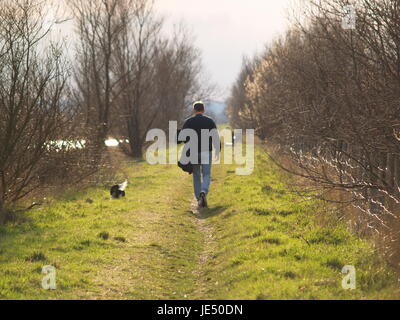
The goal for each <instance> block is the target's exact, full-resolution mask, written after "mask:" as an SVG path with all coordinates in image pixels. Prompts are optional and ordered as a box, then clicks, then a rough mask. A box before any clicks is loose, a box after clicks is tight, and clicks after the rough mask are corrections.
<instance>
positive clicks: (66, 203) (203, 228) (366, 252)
mask: <svg viewBox="0 0 400 320" xmlns="http://www.w3.org/2000/svg"><path fill="white" fill-rule="evenodd" d="M213 170H214V178H213V186H212V190H211V194H210V199H209V202H210V206H211V208H210V209H209V210H206V211H205V212H204V213H203V216H202V217H200V218H199V217H195V216H194V215H193V214H192V213H191V212H190V203H191V200H192V187H191V178H190V177H189V176H188V175H186V174H183V173H182V172H180V171H179V169H177V168H176V167H175V166H149V165H147V164H145V163H133V162H132V163H131V164H130V165H129V166H128V168H127V170H126V171H127V174H128V176H129V180H130V185H129V187H128V191H127V198H126V199H123V200H120V201H112V202H110V201H109V194H108V190H107V188H105V187H101V186H99V187H93V188H92V189H89V190H87V191H86V192H85V193H84V194H77V193H74V192H69V193H67V194H65V195H63V196H60V197H58V198H54V199H51V200H50V201H49V203H48V204H47V205H46V206H43V207H40V208H36V209H35V210H33V211H31V212H30V213H29V214H28V215H27V218H28V222H25V223H21V224H13V225H7V226H5V227H0V298H1V299H208V298H209V299H386V298H396V297H398V287H397V277H396V276H395V274H394V273H393V272H391V271H390V270H389V269H388V268H387V267H386V266H385V264H384V263H383V262H382V260H381V259H379V256H378V255H377V254H376V253H375V252H374V250H373V247H372V245H371V243H369V242H367V241H364V240H360V239H359V238H357V237H355V236H353V235H351V234H350V233H348V232H347V231H346V229H345V228H344V226H343V225H341V224H329V226H321V225H318V224H316V223H315V215H314V213H315V212H316V211H317V210H319V209H318V206H319V205H320V204H317V203H313V202H303V201H301V199H300V198H299V197H298V196H296V195H294V194H292V193H290V192H288V188H287V185H288V184H290V179H289V180H288V177H287V176H285V175H283V174H282V173H281V172H280V171H279V170H278V169H277V168H276V167H275V166H274V165H273V164H272V162H271V161H269V160H268V157H267V156H266V155H265V154H263V153H261V152H260V151H258V152H257V161H256V172H255V173H254V174H253V175H251V176H245V177H239V176H236V175H235V174H234V167H232V166H223V165H221V166H215V167H214V169H213ZM123 178H124V177H121V180H122V179H123ZM45 265H53V266H54V267H56V268H57V290H53V291H46V290H43V289H42V288H41V279H42V278H43V276H44V275H43V274H41V270H42V267H43V266H45ZM344 265H354V266H355V267H356V268H357V290H355V291H345V290H343V289H342V287H341V281H342V278H343V275H342V274H341V269H342V267H343V266H344Z"/></svg>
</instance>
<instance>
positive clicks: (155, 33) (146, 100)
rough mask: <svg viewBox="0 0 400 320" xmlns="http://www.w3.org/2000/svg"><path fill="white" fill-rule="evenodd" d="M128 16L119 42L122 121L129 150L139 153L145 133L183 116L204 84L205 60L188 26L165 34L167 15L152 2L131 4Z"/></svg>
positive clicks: (140, 0)
mask: <svg viewBox="0 0 400 320" xmlns="http://www.w3.org/2000/svg"><path fill="white" fill-rule="evenodd" d="M127 18H128V21H127V23H126V24H125V28H124V30H123V32H122V35H121V37H120V40H119V43H118V44H117V45H116V47H115V66H116V67H115V74H116V75H117V78H118V79H121V81H120V82H119V84H118V90H117V92H118V96H119V100H118V101H119V103H118V105H119V109H118V110H119V112H118V121H119V123H121V128H122V130H123V132H126V137H127V139H128V140H129V146H128V147H126V148H125V152H126V153H127V154H129V155H130V156H133V157H135V158H141V157H142V153H143V147H144V144H145V138H146V134H147V132H148V131H149V130H150V129H152V128H154V127H157V128H167V127H168V120H177V121H180V120H181V118H182V116H183V114H184V110H185V108H186V106H187V105H188V102H189V100H190V99H193V96H194V95H195V94H199V91H200V88H203V87H202V86H201V85H200V83H199V78H200V76H201V60H200V55H199V51H198V50H197V49H196V48H195V47H194V46H193V44H192V41H191V39H190V36H189V34H188V33H187V32H186V30H185V29H184V28H182V27H181V28H178V29H176V32H175V34H174V36H173V37H171V38H166V37H164V36H163V34H162V32H161V31H162V26H163V20H162V19H161V18H159V17H157V15H156V14H155V11H154V7H153V2H152V1H148V0H138V1H135V2H133V3H131V6H130V11H129V14H128V15H127ZM122 135H123V133H122Z"/></svg>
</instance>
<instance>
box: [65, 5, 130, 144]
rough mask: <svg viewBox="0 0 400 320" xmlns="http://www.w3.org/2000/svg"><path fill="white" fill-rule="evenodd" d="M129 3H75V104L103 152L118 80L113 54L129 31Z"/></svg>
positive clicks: (90, 133)
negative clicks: (76, 39) (121, 38)
mask: <svg viewBox="0 0 400 320" xmlns="http://www.w3.org/2000/svg"><path fill="white" fill-rule="evenodd" d="M129 3H130V2H129V1H120V0H73V1H71V2H70V5H71V8H72V11H73V13H74V16H75V20H76V28H77V33H78V35H79V44H78V47H77V54H76V63H75V81H76V85H77V90H76V100H77V102H78V104H79V105H80V106H81V107H82V111H83V113H84V114H85V119H86V127H87V128H88V131H89V132H88V134H89V140H91V142H92V144H93V145H94V147H95V148H98V149H100V150H101V149H102V148H104V141H105V139H106V138H107V135H108V133H109V130H110V127H111V123H110V115H111V112H112V111H113V108H114V107H115V99H116V96H117V95H116V93H115V90H116V86H117V84H118V79H117V78H116V77H115V75H114V74H113V67H114V66H113V50H114V49H115V46H116V45H117V43H118V41H119V37H120V34H121V31H122V30H123V29H124V28H125V27H126V26H124V24H125V23H126V20H127V18H126V17H124V16H125V15H126V14H127V11H126V10H128V8H129Z"/></svg>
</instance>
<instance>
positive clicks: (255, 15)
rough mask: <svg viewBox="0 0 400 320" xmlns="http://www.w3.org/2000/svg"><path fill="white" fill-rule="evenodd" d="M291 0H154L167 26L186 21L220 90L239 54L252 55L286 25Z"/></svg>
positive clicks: (225, 86)
mask: <svg viewBox="0 0 400 320" xmlns="http://www.w3.org/2000/svg"><path fill="white" fill-rule="evenodd" d="M291 2H292V0H157V1H156V7H157V8H158V9H159V11H160V13H162V14H163V15H166V17H167V23H168V24H169V25H171V24H173V23H177V22H179V21H180V20H183V21H185V22H186V24H187V25H188V26H189V27H190V29H191V30H192V32H193V34H194V35H195V36H196V42H195V44H196V46H198V47H199V48H200V49H201V51H202V53H203V62H204V66H205V68H206V70H207V73H208V74H209V75H210V77H211V79H212V80H213V81H214V82H216V83H217V84H218V85H219V87H221V89H222V90H223V93H222V96H221V97H220V98H221V99H224V98H226V97H227V94H228V90H229V88H230V86H231V85H232V83H233V82H234V81H235V79H236V77H237V75H238V73H239V71H240V66H241V63H242V57H243V55H247V56H253V55H254V54H255V53H256V52H260V51H262V50H263V48H264V47H265V44H267V43H268V42H270V41H271V40H273V39H274V38H275V37H276V36H278V35H279V34H282V33H283V32H284V31H285V29H286V27H287V24H288V23H287V16H288V14H287V13H288V12H287V9H288V8H289V7H290V3H291Z"/></svg>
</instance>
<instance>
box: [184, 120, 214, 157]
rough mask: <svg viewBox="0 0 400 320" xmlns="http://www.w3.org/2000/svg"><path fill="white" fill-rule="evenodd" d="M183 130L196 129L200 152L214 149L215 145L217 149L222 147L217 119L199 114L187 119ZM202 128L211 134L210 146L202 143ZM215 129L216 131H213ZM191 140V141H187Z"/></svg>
mask: <svg viewBox="0 0 400 320" xmlns="http://www.w3.org/2000/svg"><path fill="white" fill-rule="evenodd" d="M182 129H183V130H185V129H192V130H194V131H196V134H197V137H198V150H199V153H200V152H210V151H212V150H213V145H214V148H215V149H219V148H220V141H219V135H218V132H217V125H216V124H215V121H214V120H213V119H211V118H209V117H206V116H204V115H202V114H197V115H195V116H193V117H191V118H189V119H187V120H186V122H185V124H184V125H183V128H182ZM202 130H208V132H207V131H206V132H207V133H208V134H210V138H209V143H208V146H207V145H205V146H203V145H202ZM213 130H214V131H213ZM186 142H189V141H186Z"/></svg>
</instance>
